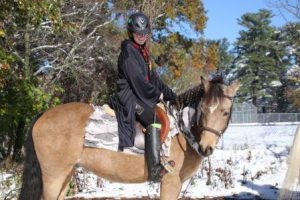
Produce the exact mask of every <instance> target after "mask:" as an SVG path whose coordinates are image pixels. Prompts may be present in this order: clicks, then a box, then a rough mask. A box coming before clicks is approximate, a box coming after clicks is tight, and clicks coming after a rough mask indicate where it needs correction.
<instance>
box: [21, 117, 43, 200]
mask: <svg viewBox="0 0 300 200" xmlns="http://www.w3.org/2000/svg"><path fill="white" fill-rule="evenodd" d="M41 115H42V113H41V114H39V115H37V116H36V117H35V119H34V120H33V122H32V124H31V126H30V129H29V131H28V137H27V142H26V147H25V161H24V166H23V175H22V188H21V192H20V195H19V200H40V199H41V196H42V190H43V182H42V173H41V168H40V163H39V161H38V159H37V155H36V152H35V148H34V144H33V140H32V129H33V126H34V124H35V122H36V121H37V120H38V118H39V117H40V116H41Z"/></svg>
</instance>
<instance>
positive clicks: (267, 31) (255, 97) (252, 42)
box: [233, 9, 286, 112]
mask: <svg viewBox="0 0 300 200" xmlns="http://www.w3.org/2000/svg"><path fill="white" fill-rule="evenodd" d="M272 17H273V15H272V13H271V11H269V10H264V9H262V10H260V11H259V12H258V13H246V14H244V15H243V16H242V17H241V19H240V20H239V24H240V25H241V26H243V27H244V30H242V31H240V33H239V34H240V37H239V38H238V40H237V42H236V43H235V53H236V54H237V57H236V59H235V62H234V70H233V74H234V76H235V77H236V78H240V79H241V81H242V87H241V88H240V90H239V91H240V92H239V94H240V97H241V99H242V100H246V101H249V102H252V103H253V104H254V105H255V106H259V107H261V108H262V111H263V112H264V111H274V109H277V104H278V102H280V100H279V98H278V97H279V95H278V91H279V90H282V82H281V81H282V78H284V74H285V67H286V66H285V65H286V63H285V61H284V60H283V59H282V58H283V57H284V54H285V53H284V48H282V46H281V45H280V43H279V41H278V37H279V35H278V34H279V33H278V31H276V29H275V28H274V27H272V26H271V25H270V23H271V18H272ZM281 93H282V92H281ZM265 108H269V110H265Z"/></svg>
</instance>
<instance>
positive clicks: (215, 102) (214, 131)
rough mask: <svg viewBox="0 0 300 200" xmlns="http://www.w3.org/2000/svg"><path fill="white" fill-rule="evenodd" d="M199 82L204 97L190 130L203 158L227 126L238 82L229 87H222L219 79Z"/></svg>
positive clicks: (208, 153)
mask: <svg viewBox="0 0 300 200" xmlns="http://www.w3.org/2000/svg"><path fill="white" fill-rule="evenodd" d="M201 82H202V84H203V86H204V95H203V97H202V99H201V101H200V103H199V105H198V108H197V109H198V113H201V114H200V117H199V118H198V123H197V124H196V125H195V126H194V127H193V128H192V130H193V132H194V134H195V136H196V138H197V141H199V148H200V149H199V150H200V151H201V152H202V154H203V155H204V156H209V155H211V154H212V152H213V150H214V148H215V146H216V144H217V143H218V141H219V138H220V137H221V136H222V135H223V133H224V132H225V130H226V128H227V126H228V123H229V120H230V116H231V110H232V104H233V97H234V95H235V93H236V91H237V90H238V88H239V85H240V82H239V81H234V82H233V83H232V84H231V85H229V86H226V85H224V84H223V80H222V79H220V78H219V79H213V80H211V81H207V80H204V79H203V78H202V79H201Z"/></svg>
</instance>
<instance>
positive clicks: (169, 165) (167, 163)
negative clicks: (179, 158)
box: [162, 158, 175, 173]
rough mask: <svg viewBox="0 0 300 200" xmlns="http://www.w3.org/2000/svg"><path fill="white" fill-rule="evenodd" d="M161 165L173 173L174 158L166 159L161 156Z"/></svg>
mask: <svg viewBox="0 0 300 200" xmlns="http://www.w3.org/2000/svg"><path fill="white" fill-rule="evenodd" d="M162 166H163V167H164V169H165V170H166V171H167V173H173V172H174V167H175V161H174V160H170V161H167V159H166V158H163V159H162Z"/></svg>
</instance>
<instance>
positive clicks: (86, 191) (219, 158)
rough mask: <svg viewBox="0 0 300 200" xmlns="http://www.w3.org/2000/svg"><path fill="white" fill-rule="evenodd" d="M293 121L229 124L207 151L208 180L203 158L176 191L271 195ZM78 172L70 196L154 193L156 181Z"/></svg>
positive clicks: (279, 182)
mask: <svg viewBox="0 0 300 200" xmlns="http://www.w3.org/2000/svg"><path fill="white" fill-rule="evenodd" d="M297 126H298V123H288V124H287V123H277V124H231V125H230V126H229V127H228V129H227V130H226V133H225V134H224V136H223V137H222V138H221V140H220V141H219V144H218V146H217V148H216V149H215V152H214V153H213V155H212V156H211V157H210V161H211V167H212V171H211V184H210V185H207V184H206V183H207V180H208V176H207V173H208V158H205V159H204V161H203V163H202V165H201V168H199V170H198V172H197V174H196V175H195V176H194V177H193V178H192V179H190V180H188V181H187V182H186V183H185V184H184V185H183V187H182V192H181V197H183V196H184V197H189V198H203V197H229V198H234V199H255V198H256V199H257V197H259V198H261V199H276V198H277V195H278V190H279V189H280V186H281V185H282V182H283V180H284V176H285V173H286V171H287V168H288V166H287V158H288V155H289V150H290V148H291V146H292V143H293V139H294V135H295V131H296V129H297ZM78 177H79V179H81V180H83V177H85V180H84V184H85V187H83V188H82V192H79V193H78V194H77V195H76V197H84V198H100V197H110V198H124V197H128V198H140V197H143V196H146V197H149V198H154V197H159V184H149V183H143V184H119V183H111V182H109V181H106V180H104V179H100V178H99V177H97V176H96V175H94V174H92V173H87V172H83V171H82V170H81V171H79V176H78ZM87 179H89V180H87ZM299 193H300V191H299ZM299 198H300V196H299Z"/></svg>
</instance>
